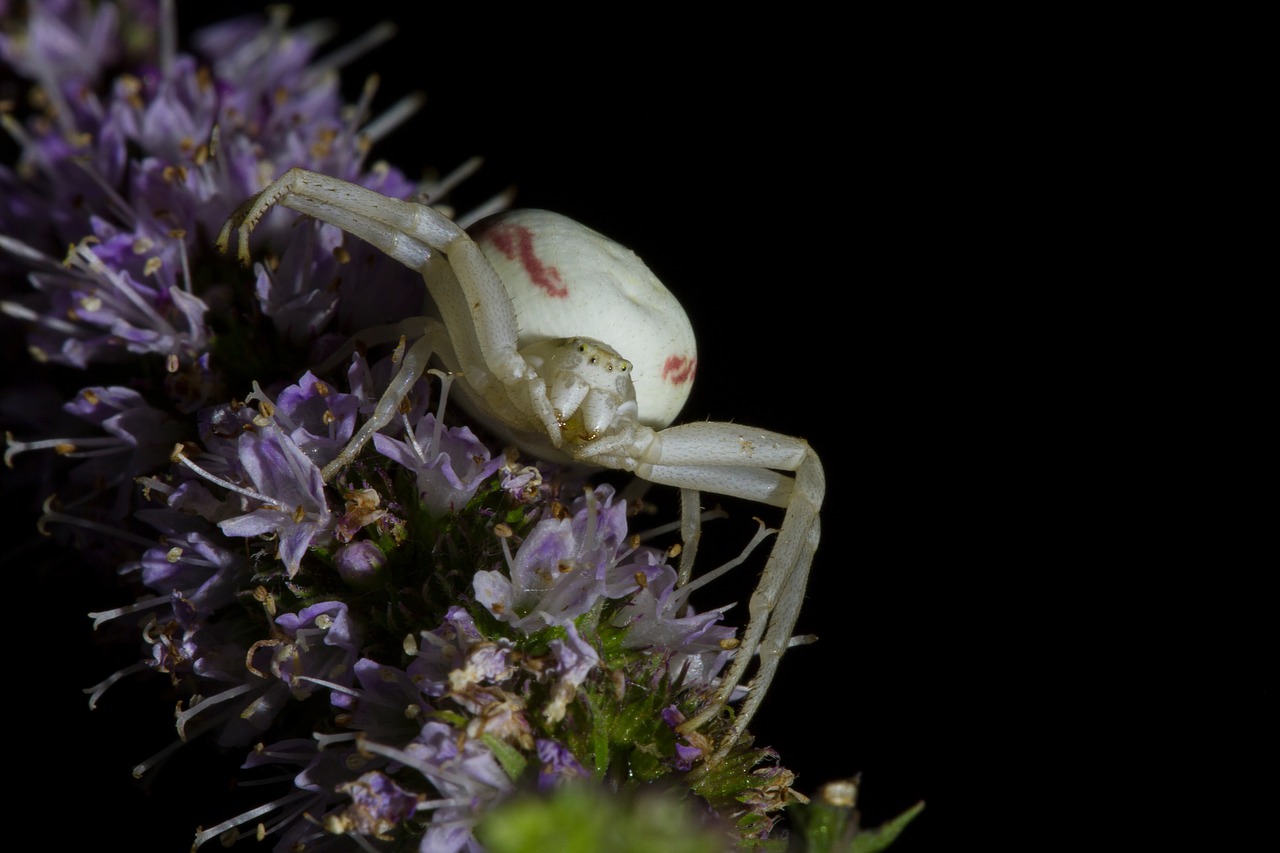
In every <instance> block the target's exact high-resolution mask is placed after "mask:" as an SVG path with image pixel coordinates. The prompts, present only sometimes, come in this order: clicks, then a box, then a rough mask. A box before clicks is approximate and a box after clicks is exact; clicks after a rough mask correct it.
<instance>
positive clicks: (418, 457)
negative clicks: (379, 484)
mask: <svg viewBox="0 0 1280 853" xmlns="http://www.w3.org/2000/svg"><path fill="white" fill-rule="evenodd" d="M373 445H374V447H376V448H377V449H378V452H379V453H381V454H382V455H383V456H386V457H387V458H388V459H391V460H392V461H394V462H398V463H399V464H401V465H403V466H404V467H405V468H407V469H409V470H410V471H412V472H414V473H415V474H416V475H417V478H418V497H419V498H420V499H421V501H422V505H423V506H424V507H426V508H427V510H428V511H429V512H430V513H432V514H433V515H435V516H437V517H438V516H442V515H445V514H447V513H451V512H457V511H458V510H460V509H462V507H464V506H466V504H467V502H468V501H470V500H471V498H472V497H474V496H475V493H476V490H477V489H479V488H480V484H481V483H483V482H484V481H485V480H487V479H488V478H489V477H490V475H492V474H493V473H494V472H495V471H497V470H498V468H500V467H501V466H502V463H503V459H502V457H498V458H497V459H491V458H489V449H488V448H487V447H485V446H484V445H483V444H481V443H480V440H479V439H478V438H476V436H475V433H473V432H472V431H471V430H470V428H468V427H465V426H464V427H451V428H444V427H442V426H439V425H438V424H437V422H436V418H435V415H431V414H427V415H425V416H423V418H422V419H421V420H419V421H418V425H417V427H416V428H415V429H414V436H413V438H412V439H410V440H408V441H397V440H396V439H394V438H389V437H388V436H385V435H382V434H380V433H378V434H375V435H374V437H373Z"/></svg>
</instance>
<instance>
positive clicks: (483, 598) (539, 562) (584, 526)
mask: <svg viewBox="0 0 1280 853" xmlns="http://www.w3.org/2000/svg"><path fill="white" fill-rule="evenodd" d="M613 497H614V491H613V489H612V487H610V486H608V485H602V486H597V487H596V488H595V489H594V490H592V491H589V492H588V493H587V495H586V496H585V498H583V499H582V500H580V501H578V502H576V503H575V512H574V515H573V516H572V517H571V518H561V519H554V518H546V519H543V520H542V521H540V522H538V524H537V525H536V526H535V527H534V529H533V532H532V533H530V534H529V537H528V538H527V539H526V540H525V541H524V542H523V543H522V544H521V546H520V550H519V551H517V552H516V555H515V559H514V560H513V561H511V577H510V578H508V577H507V576H506V575H504V574H502V573H501V572H496V571H479V572H476V575H475V579H474V581H473V584H474V587H475V593H476V600H477V601H479V602H480V603H481V604H483V605H484V606H485V607H486V608H488V609H489V612H491V613H492V614H493V615H494V616H495V617H497V618H498V619H500V620H502V621H503V622H507V623H509V624H511V625H513V626H515V627H517V628H519V629H520V630H522V631H524V632H526V633H532V632H534V631H536V630H538V629H539V628H542V627H545V626H550V625H567V624H569V623H570V622H571V621H572V620H573V619H576V618H577V617H579V616H581V615H582V614H584V613H586V612H587V611H589V610H590V609H591V608H592V607H594V606H595V605H596V603H597V602H599V601H601V600H602V599H605V598H620V597H622V596H624V595H627V594H628V593H630V592H632V591H634V590H635V589H637V588H638V586H639V585H638V584H637V583H636V580H635V574H634V572H631V571H629V570H628V569H627V568H626V567H620V561H621V560H622V559H623V558H625V557H628V556H630V555H631V553H632V552H633V550H634V549H633V548H631V547H630V546H629V545H628V544H627V542H626V536H627V508H626V504H625V503H614V501H613Z"/></svg>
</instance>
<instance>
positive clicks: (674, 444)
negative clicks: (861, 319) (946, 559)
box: [218, 169, 825, 760]
mask: <svg viewBox="0 0 1280 853" xmlns="http://www.w3.org/2000/svg"><path fill="white" fill-rule="evenodd" d="M277 204H280V205H283V206H285V207H290V208H293V209H294V210H297V211H299V212H301V213H305V214H308V215H310V216H313V217H315V218H316V219H319V220H322V221H324V222H328V223H330V224H332V225H335V226H337V227H339V228H341V229H342V230H344V231H346V232H348V233H350V234H353V235H355V236H357V237H360V238H362V239H364V240H367V241H368V242H369V243H371V244H373V245H374V246H375V247H377V248H378V249H380V250H382V251H383V252H385V253H387V254H388V255H390V256H391V257H393V258H395V259H396V260H398V261H400V262H401V263H403V264H405V265H406V266H408V267H410V268H411V269H415V270H418V271H420V272H421V273H422V276H423V278H424V280H425V281H426V287H427V291H428V294H429V295H430V297H431V301H432V302H433V303H434V305H435V308H436V311H437V312H438V315H439V319H438V320H437V319H433V318H418V319H417V320H416V322H417V323H418V326H417V328H416V329H415V330H414V331H415V333H416V334H420V335H421V337H420V338H419V340H418V342H417V343H416V344H414V345H413V347H411V348H410V349H409V350H408V351H407V352H406V353H405V355H404V360H403V363H402V367H401V369H400V371H399V373H398V374H397V375H396V377H395V379H394V380H393V381H392V383H391V386H390V387H389V388H388V389H387V391H386V393H385V394H384V396H383V397H382V399H381V400H380V401H379V403H378V405H377V408H376V411H375V413H374V414H373V416H371V418H370V419H369V420H368V421H366V422H365V424H364V425H363V426H362V427H361V429H360V430H359V432H358V433H357V434H356V435H355V436H354V437H353V438H352V440H351V441H350V443H349V444H348V445H347V446H346V447H345V448H344V449H343V451H342V453H341V454H340V456H339V457H338V458H337V459H335V460H334V461H333V462H332V463H330V464H329V465H328V466H326V467H325V468H324V470H323V476H324V479H325V481H326V482H327V481H329V480H330V479H332V478H333V476H334V475H335V474H336V473H337V472H338V471H339V470H341V469H342V468H344V467H346V466H347V465H349V464H351V463H352V462H353V461H354V460H355V458H356V455H357V454H358V453H359V451H360V449H361V448H362V447H363V446H364V445H365V443H366V442H367V441H368V440H369V439H370V438H371V437H372V435H373V434H374V432H376V431H377V430H379V429H381V428H382V427H383V426H385V425H386V424H387V423H388V422H389V421H390V420H391V418H392V417H393V416H395V414H396V413H397V411H398V408H399V404H400V400H401V399H402V398H403V396H404V395H405V394H406V393H408V390H409V389H410V388H411V387H412V386H413V384H414V382H416V381H417V379H418V378H419V377H420V376H421V375H422V373H423V371H424V369H425V368H426V366H427V362H428V360H429V359H430V358H431V357H432V356H433V355H434V356H435V357H436V358H438V359H439V361H440V362H441V363H442V364H443V365H444V367H445V368H446V369H447V370H449V371H451V372H453V373H455V374H457V376H456V377H455V378H456V381H455V382H454V383H453V386H452V388H453V391H452V393H454V394H456V395H457V397H459V398H460V399H461V403H462V404H463V405H464V407H466V408H467V409H468V410H469V411H471V412H472V413H473V414H474V415H475V416H476V417H477V418H478V419H479V420H481V421H482V422H483V423H484V424H485V425H486V426H487V427H489V428H491V429H492V430H493V431H494V432H495V433H497V434H498V435H500V436H502V437H504V438H506V439H508V440H511V441H513V442H515V443H516V444H517V445H519V446H520V447H521V448H522V449H524V450H525V451H526V452H528V453H530V454H532V455H534V456H537V457H539V458H544V459H548V460H553V461H561V462H572V463H581V464H588V465H595V466H601V467H605V468H614V469H620V470H624V471H631V472H634V473H635V474H636V476H638V477H640V478H642V479H644V480H646V481H649V482H651V483H659V484H664V485H670V486H675V487H677V488H679V489H681V490H682V491H681V498H682V500H681V506H682V525H681V528H682V534H683V536H684V539H685V542H686V547H685V550H684V553H683V555H682V560H681V566H680V572H681V579H682V582H687V580H688V578H689V573H690V572H691V570H692V558H693V554H694V552H695V550H696V549H695V546H696V542H697V537H698V529H699V528H698V517H699V507H698V493H699V492H713V493H717V494H722V495H729V496H733V497H738V498H744V499H747V500H752V501H758V502H761V503H766V504H770V505H773V506H777V507H784V508H785V509H786V512H785V515H784V518H783V521H782V524H781V526H780V527H779V529H778V537H777V541H776V542H775V544H774V547H773V551H772V552H771V553H770V555H769V559H768V562H767V563H766V565H765V568H764V571H763V572H762V574H761V576H760V581H759V584H758V586H757V588H756V590H755V592H754V593H753V594H752V596H751V601H750V604H749V619H748V624H747V627H746V630H745V631H744V632H743V636H742V639H741V644H740V645H739V647H738V651H737V653H736V655H735V657H734V660H733V663H732V664H731V666H730V668H729V671H728V672H727V673H726V674H725V676H724V677H723V678H722V680H721V683H720V686H719V688H718V689H717V691H716V694H715V696H714V698H713V701H711V702H710V703H709V704H708V705H707V707H705V708H704V709H703V710H702V711H701V712H699V713H698V714H697V715H696V716H694V717H692V718H690V719H689V720H687V721H685V723H684V724H683V726H682V728H683V730H685V731H692V730H694V729H696V728H698V727H699V726H701V725H702V724H703V723H705V722H706V721H707V720H708V719H710V718H711V717H712V716H714V715H715V714H717V713H718V712H719V711H720V709H721V708H723V707H724V705H725V704H726V703H727V702H728V700H729V698H730V697H731V696H732V695H733V693H734V690H735V688H736V687H737V686H738V685H739V684H741V683H742V681H743V679H744V678H745V676H746V672H747V669H748V667H749V665H750V663H751V661H752V659H753V658H754V657H755V656H757V655H758V656H759V659H760V663H759V667H758V668H757V670H756V673H755V676H754V678H753V679H752V682H751V684H750V689H749V690H748V692H747V695H746V698H745V699H744V700H743V702H742V704H741V706H740V707H739V709H738V712H737V715H736V717H735V719H734V722H733V726H732V729H731V730H730V733H729V735H728V736H727V737H726V738H725V739H724V740H723V741H722V742H721V743H720V744H719V745H718V748H717V751H716V753H715V755H714V756H713V760H718V759H719V758H721V757H723V756H724V754H726V753H727V752H728V750H729V749H730V748H731V747H732V746H733V744H734V742H735V741H736V740H737V739H738V738H739V737H740V736H741V734H742V732H743V731H744V730H745V729H746V726H747V724H748V723H749V722H750V721H751V718H752V716H753V715H754V714H755V712H756V710H757V708H758V707H759V705H760V702H761V700H762V699H763V698H764V694H765V692H766V691H767V690H768V687H769V683H770V682H771V681H772V680H773V676H774V674H775V672H776V671H777V668H778V663H779V661H780V659H781V657H782V654H783V652H784V651H785V650H786V649H787V647H788V645H789V643H790V641H791V632H792V630H793V629H794V627H795V623H796V619H797V617H798V615H799V611H800V604H801V602H802V601H803V599H804V593H805V585H806V582H807V579H808V575H809V566H810V564H811V562H812V560H813V554H814V551H815V549H816V548H817V546H818V538H819V522H818V511H819V508H820V506H821V504H822V497H823V492H824V489H825V484H824V477H823V472H822V466H821V464H820V462H819V461H818V457H817V455H816V454H815V453H814V452H813V450H812V449H811V448H810V447H809V445H808V443H807V442H805V441H804V440H803V439H800V438H793V437H791V436H787V435H782V434H779V433H775V432H769V431H767V430H762V429H756V428H752V427H746V426H742V425H739V424H733V423H714V422H705V421H704V422H698V423H690V424H682V425H679V426H669V424H670V423H671V422H672V421H673V420H674V419H675V417H676V415H677V414H678V413H679V411H680V408H681V406H683V404H684V402H685V399H686V398H687V397H688V394H689V388H690V384H691V381H690V380H691V379H692V375H693V370H694V366H695V362H696V355H695V349H694V337H693V331H692V329H691V328H690V326H689V321H688V318H687V317H686V316H685V313H684V310H683V309H682V308H681V307H680V304H679V303H678V302H677V301H676V299H675V297H673V296H672V295H671V293H670V292H669V291H668V290H667V289H666V288H665V287H663V286H662V284H661V283H660V282H659V281H658V280H657V278H656V277H655V276H654V275H653V273H651V272H650V271H649V269H648V267H646V266H645V265H644V263H643V262H641V260H640V259H639V258H638V257H636V255H635V254H634V253H633V252H631V251H630V250H628V249H625V248H623V247H621V246H619V245H618V244H616V243H614V242H612V241H610V240H608V239H607V238H605V237H603V236H601V235H600V234H597V233H596V232H594V231H592V230H590V229H588V228H586V227H584V226H582V225H579V224H577V223H575V222H573V221H572V220H569V219H567V218H565V217H563V216H559V215H558V214H554V213H549V212H547V211H539V210H524V211H510V212H507V213H504V214H500V215H499V216H497V217H495V218H491V219H489V220H485V221H484V222H483V223H481V225H480V226H479V227H478V228H477V229H475V230H476V236H475V237H474V238H473V237H472V236H470V235H468V234H467V232H466V231H464V230H463V229H462V228H461V227H460V226H459V225H457V224H456V223H455V222H453V221H451V220H450V219H448V218H447V217H445V216H444V215H443V214H441V213H440V212H438V211H436V210H434V209H432V208H430V207H427V206H426V205H422V204H416V203H413V202H407V201H401V200H398V199H392V198H388V197H386V196H383V195H380V194H379V193H376V192H374V191H372V190H368V189H365V188H363V187H360V186H357V185H355V184H351V183H348V182H346V181H342V180H340V179H338V178H333V177H329V176H326V175H320V174H317V173H315V172H309V171H306V170H303V169H291V170H290V171H288V172H287V173H285V174H284V175H283V176H281V177H280V178H279V179H277V180H276V181H274V182H273V183H272V184H270V185H269V186H268V187H267V188H266V189H264V190H263V191H262V192H260V193H258V194H257V195H256V196H254V197H252V198H250V199H249V200H247V201H246V202H245V203H244V204H243V205H241V206H240V207H239V208H238V209H237V210H236V211H235V212H234V213H233V214H232V215H231V217H230V218H229V219H228V220H227V223H226V225H224V226H223V228H222V233H221V234H220V235H219V237H218V246H219V248H220V249H222V250H223V251H226V249H227V246H228V243H229V240H230V236H231V232H232V231H233V230H236V231H238V234H239V239H240V251H239V254H240V258H241V260H242V261H243V262H245V263H246V264H247V263H248V262H249V251H248V237H249V232H250V231H252V230H253V228H254V226H255V225H257V223H258V222H259V220H261V219H262V217H263V215H264V214H266V213H267V211H268V210H270V209H271V208H272V207H273V206H274V205H277ZM398 330H399V327H392V328H388V329H384V330H381V331H382V333H383V334H384V335H385V334H386V333H388V332H393V331H398ZM605 341H609V342H610V343H605ZM623 352H625V353H626V355H627V357H626V358H624V357H623V356H622V355H621V353H623ZM628 359H630V360H628ZM783 472H787V473H783Z"/></svg>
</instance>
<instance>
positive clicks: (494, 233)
mask: <svg viewBox="0 0 1280 853" xmlns="http://www.w3.org/2000/svg"><path fill="white" fill-rule="evenodd" d="M481 239H484V240H488V241H489V242H490V243H492V244H493V246H494V248H495V249H497V250H498V251H499V252H501V253H502V254H504V255H506V256H507V257H508V258H509V259H511V260H513V261H517V262H519V264H520V266H522V267H524V271H525V273H526V274H527V275H528V276H529V280H530V281H532V282H533V283H534V284H535V285H537V286H538V287H540V288H542V290H543V291H544V292H545V293H546V294H547V296H550V297H553V298H555V299H564V298H565V297H566V296H568V295H569V288H568V287H565V285H564V280H563V279H561V278H560V270H558V269H556V268H555V267H549V266H547V265H545V264H544V263H542V259H541V258H539V257H538V255H537V253H536V252H534V251H533V232H532V231H530V230H529V229H528V228H525V227H524V226H523V225H497V226H495V227H493V228H491V229H488V230H486V231H485V232H484V234H483V235H482V238H481Z"/></svg>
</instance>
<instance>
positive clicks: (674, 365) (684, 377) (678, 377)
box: [662, 355, 698, 385]
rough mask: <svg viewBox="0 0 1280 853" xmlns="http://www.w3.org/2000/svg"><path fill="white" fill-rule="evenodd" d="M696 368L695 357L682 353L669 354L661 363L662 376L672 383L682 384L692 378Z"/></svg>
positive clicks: (696, 361)
mask: <svg viewBox="0 0 1280 853" xmlns="http://www.w3.org/2000/svg"><path fill="white" fill-rule="evenodd" d="M697 369H698V360H697V359H696V358H685V357H684V356H682V355H669V356H667V360H666V361H664V362H663V363H662V378H663V379H665V380H667V381H668V382H670V383H671V384H672V385H682V384H684V383H685V382H688V381H690V380H692V379H693V374H694V372H696V371H697Z"/></svg>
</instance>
